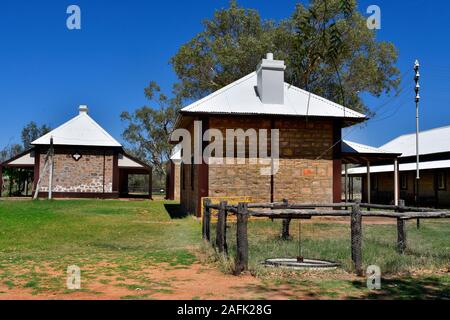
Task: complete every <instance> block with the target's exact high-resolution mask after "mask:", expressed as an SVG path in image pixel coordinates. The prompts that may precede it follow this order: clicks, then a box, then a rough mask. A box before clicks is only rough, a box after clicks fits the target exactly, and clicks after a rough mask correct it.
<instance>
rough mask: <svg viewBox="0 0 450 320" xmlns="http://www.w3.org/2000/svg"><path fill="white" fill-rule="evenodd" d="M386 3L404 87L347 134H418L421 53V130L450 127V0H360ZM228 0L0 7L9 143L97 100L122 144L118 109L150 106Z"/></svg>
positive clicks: (2, 130) (43, 2)
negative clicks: (69, 22) (182, 51)
mask: <svg viewBox="0 0 450 320" xmlns="http://www.w3.org/2000/svg"><path fill="white" fill-rule="evenodd" d="M296 2H297V1H294V0H280V1H261V0H259V1H256V0H241V1H239V4H241V5H243V6H245V7H251V8H255V9H257V10H258V11H259V12H260V13H261V15H262V16H263V17H264V18H273V19H281V18H285V17H288V16H289V15H290V14H291V13H292V11H293V8H294V6H295V3H296ZM70 4H77V5H79V6H80V7H81V11H82V30H80V31H69V30H68V29H67V28H66V18H67V14H66V8H67V6H69V5H70ZM371 4H376V5H378V6H380V8H381V17H382V22H381V23H382V26H381V27H382V29H381V30H379V31H378V32H377V37H378V38H379V39H382V40H388V41H391V42H393V43H394V44H395V45H396V46H397V48H398V49H399V52H400V55H399V61H398V67H399V69H400V70H401V72H402V73H403V74H405V78H404V81H403V86H404V87H405V91H404V93H403V94H402V95H400V96H399V97H397V98H395V99H390V98H389V97H381V98H372V97H365V99H366V101H367V103H368V104H369V105H370V106H371V108H372V109H378V108H379V106H381V105H383V104H384V103H386V102H388V103H387V104H386V105H385V106H384V107H383V108H381V109H380V115H379V116H378V117H377V118H376V119H374V120H372V121H370V122H369V123H368V124H367V125H364V127H357V128H355V129H350V132H349V133H348V131H349V130H346V133H345V136H346V139H350V140H354V141H357V142H361V143H368V144H372V145H375V146H379V145H382V144H384V143H385V142H387V141H388V140H390V139H392V138H394V137H395V136H397V135H399V134H403V133H407V132H412V131H414V130H415V118H414V116H415V111H414V102H413V97H414V93H413V80H412V77H413V72H412V70H411V69H412V64H413V62H414V60H415V59H416V58H419V59H420V62H421V65H422V68H421V76H422V79H421V85H422V89H421V96H422V102H421V117H422V123H421V127H422V128H423V129H429V128H433V127H438V126H443V125H450V103H449V102H450V55H449V53H448V52H449V51H450V41H449V40H450V38H449V31H450V27H449V25H448V23H449V21H450V2H449V1H445V0H434V1H426V0H411V1H387V0H386V1H359V7H360V9H361V11H363V12H364V13H365V11H366V8H367V7H368V6H369V5H371ZM227 5H228V0H192V1H143V0H140V1H138V0H134V1H130V0H129V1H103V0H95V1H92V0H74V1H73V2H66V1H49V0H40V1H12V0H6V1H5V0H2V2H1V4H0V46H1V50H0V110H1V112H0V117H1V121H0V147H3V146H4V145H6V144H8V143H15V142H17V143H20V130H21V128H22V127H23V126H24V125H25V124H26V123H28V122H29V121H31V120H34V121H36V122H37V123H40V124H42V123H47V124H49V125H51V126H52V127H56V126H58V125H59V124H61V123H63V122H65V121H66V120H68V119H69V118H71V117H73V116H74V115H76V114H77V106H78V105H79V104H88V105H89V107H90V114H91V115H92V116H93V117H94V119H96V120H97V121H98V122H99V123H100V124H101V125H102V126H103V127H104V128H105V129H106V130H108V131H109V132H110V133H111V134H112V135H113V136H115V137H116V138H117V139H119V140H120V141H122V139H121V132H122V130H123V124H122V123H121V122H120V119H119V115H120V113H121V112H122V111H124V110H129V111H132V110H134V109H135V108H138V107H141V106H143V105H144V104H147V103H148V102H147V101H146V99H145V97H144V94H143V88H144V87H145V86H146V85H147V83H148V82H149V81H150V80H156V81H157V82H159V83H160V84H161V85H162V86H163V88H164V89H165V90H170V88H171V85H172V83H173V82H174V81H176V76H175V74H174V73H173V71H172V67H171V66H170V65H169V63H168V61H169V59H170V57H172V56H173V55H174V54H175V53H176V51H177V49H178V47H179V46H180V45H181V44H183V43H185V42H186V41H187V40H189V39H190V38H192V37H193V36H194V35H195V34H196V33H198V32H199V31H201V30H202V25H201V21H202V19H204V18H208V17H211V16H212V14H213V12H214V10H215V9H217V8H221V7H225V6H227Z"/></svg>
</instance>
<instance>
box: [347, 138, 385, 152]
mask: <svg viewBox="0 0 450 320" xmlns="http://www.w3.org/2000/svg"><path fill="white" fill-rule="evenodd" d="M341 151H342V152H344V153H354V154H359V153H365V154H370V153H373V154H390V153H391V152H389V151H386V150H384V149H381V148H375V147H371V146H368V145H365V144H360V143H356V142H352V141H348V140H342V143H341Z"/></svg>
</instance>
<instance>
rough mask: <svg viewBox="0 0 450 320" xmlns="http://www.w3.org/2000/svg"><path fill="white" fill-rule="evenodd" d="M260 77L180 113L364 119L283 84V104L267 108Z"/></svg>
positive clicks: (244, 80) (240, 82)
mask: <svg viewBox="0 0 450 320" xmlns="http://www.w3.org/2000/svg"><path fill="white" fill-rule="evenodd" d="M256 87H257V74H256V72H253V73H251V74H249V75H247V76H245V77H243V78H241V79H239V80H237V81H235V82H233V83H231V84H230V85H228V86H226V87H224V88H222V89H220V90H218V91H216V92H214V93H212V94H210V95H209V96H207V97H205V98H203V99H201V100H199V101H197V102H194V103H192V104H191V105H189V106H187V107H185V108H183V109H181V112H182V113H215V114H255V115H256V114H262V115H287V116H306V115H308V116H319V117H339V118H352V119H355V118H356V119H361V120H363V119H365V118H366V116H365V115H363V114H361V113H359V112H356V111H354V110H352V109H349V108H344V107H343V106H341V105H339V104H337V103H334V102H332V101H329V100H327V99H325V98H322V97H319V96H317V95H315V94H312V93H310V92H307V91H305V90H302V89H299V88H297V87H295V86H292V85H290V84H288V83H285V84H284V104H264V103H262V102H261V99H260V98H259V96H258V94H257V90H256Z"/></svg>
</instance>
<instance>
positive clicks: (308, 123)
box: [175, 54, 366, 215]
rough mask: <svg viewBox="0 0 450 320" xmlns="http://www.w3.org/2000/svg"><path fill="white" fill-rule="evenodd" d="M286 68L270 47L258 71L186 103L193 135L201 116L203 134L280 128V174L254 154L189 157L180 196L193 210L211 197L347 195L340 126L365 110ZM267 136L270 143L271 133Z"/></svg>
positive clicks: (179, 124) (183, 121)
mask: <svg viewBox="0 0 450 320" xmlns="http://www.w3.org/2000/svg"><path fill="white" fill-rule="evenodd" d="M285 68H286V67H285V65H284V62H283V61H278V60H273V56H272V54H268V55H267V59H263V60H262V62H261V63H260V64H259V65H258V66H257V70H256V72H253V73H251V74H249V75H247V76H245V77H243V78H241V79H239V80H237V81H235V82H233V83H231V84H230V85H228V86H226V87H224V88H222V89H220V90H218V91H216V92H214V93H212V94H211V95H209V96H207V97H205V98H203V99H201V100H199V101H197V102H195V103H193V104H191V105H189V106H187V107H185V108H183V109H181V111H180V112H179V116H178V119H177V121H176V126H175V127H176V128H183V129H187V130H188V131H189V132H190V133H191V134H192V135H193V133H194V131H195V130H194V129H195V122H197V123H198V122H200V124H201V128H202V133H201V136H203V135H204V134H205V133H206V132H207V130H208V129H217V130H220V131H221V132H225V131H226V130H227V129H238V128H240V129H243V130H247V129H251V128H253V129H255V130H258V131H260V130H261V129H267V130H269V132H270V130H272V129H278V130H279V170H278V171H277V173H276V174H273V175H262V174H261V170H260V169H261V167H262V166H264V165H261V164H259V163H258V164H254V163H253V162H252V161H251V160H252V159H250V158H248V157H245V158H246V159H245V161H244V163H233V164H223V165H222V164H211V162H210V161H208V163H207V162H206V161H205V160H203V161H202V162H201V164H199V163H197V164H189V163H186V161H184V162H183V163H182V164H181V182H180V198H181V204H182V206H183V208H184V209H185V210H186V211H188V212H191V213H196V214H197V215H200V214H201V209H200V208H201V200H202V198H204V197H215V198H223V199H224V200H227V199H229V198H231V197H237V196H245V197H248V198H249V199H251V201H258V202H259V201H265V202H269V201H281V200H282V199H284V198H286V199H289V200H290V201H297V202H321V203H326V202H328V203H329V202H333V201H334V202H338V201H341V163H342V158H341V147H340V143H339V142H340V141H341V130H342V128H343V127H347V126H351V125H353V124H355V123H359V122H363V121H364V120H365V119H366V116H365V115H363V114H361V113H358V112H356V111H354V110H351V109H349V108H345V107H343V106H341V105H338V104H336V103H334V102H331V101H329V100H327V99H325V98H322V97H319V96H317V95H314V94H312V93H310V92H307V91H305V90H302V89H299V88H296V87H295V86H292V85H290V84H288V83H285V82H284V71H285ZM224 136H225V134H224ZM202 140H203V141H192V145H195V144H196V143H197V144H199V145H200V146H201V149H202V151H203V150H205V148H206V146H207V144H208V142H205V141H204V139H202ZM267 141H268V144H269V146H268V149H269V150H270V149H271V147H272V144H271V143H272V140H271V139H270V137H269V138H268V139H267ZM177 142H178V141H176V142H175V143H177ZM228 143H231V144H233V145H234V144H237V143H236V141H233V142H231V141H229V142H228ZM225 144H227V142H226V141H225ZM246 147H248V146H246ZM183 152H185V150H183ZM186 156H187V155H186V154H184V157H183V159H186ZM272 156H273V155H271V157H272ZM236 157H237V155H235V156H234V158H236ZM241 160H242V159H241Z"/></svg>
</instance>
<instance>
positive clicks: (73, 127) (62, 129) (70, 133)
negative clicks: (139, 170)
mask: <svg viewBox="0 0 450 320" xmlns="http://www.w3.org/2000/svg"><path fill="white" fill-rule="evenodd" d="M79 111H80V114H79V115H78V116H76V117H75V118H73V119H71V120H69V121H67V122H66V123H64V124H62V125H61V126H59V127H58V128H56V129H54V130H52V131H50V132H49V133H47V134H46V135H44V136H42V137H40V138H39V139H37V140H35V141H33V142H32V143H31V144H32V145H49V144H50V138H51V137H53V143H54V144H55V145H69V146H95V147H122V145H121V144H120V143H119V142H117V140H116V139H114V138H113V137H112V136H111V135H110V134H109V133H108V132H106V131H105V130H104V129H103V128H102V127H101V126H100V125H99V124H98V123H97V122H95V121H94V119H92V118H91V117H90V116H89V115H88V109H87V106H80V108H79Z"/></svg>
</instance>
